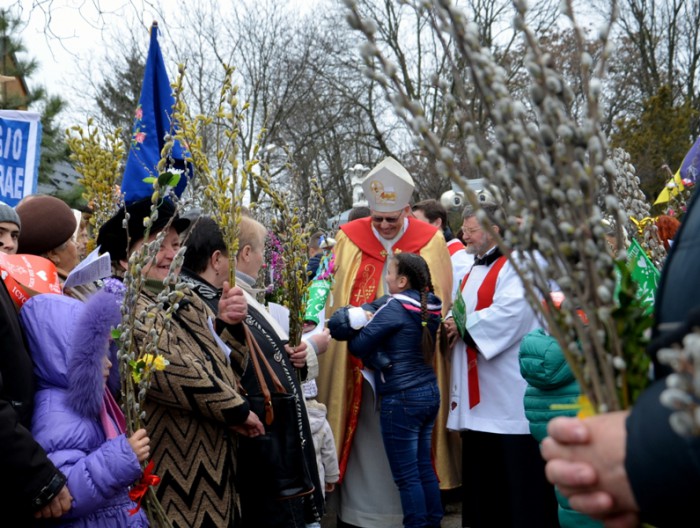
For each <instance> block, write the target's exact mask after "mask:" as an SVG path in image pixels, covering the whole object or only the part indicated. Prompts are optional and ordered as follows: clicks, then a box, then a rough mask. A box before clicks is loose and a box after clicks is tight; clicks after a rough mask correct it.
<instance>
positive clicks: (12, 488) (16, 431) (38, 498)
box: [0, 280, 65, 525]
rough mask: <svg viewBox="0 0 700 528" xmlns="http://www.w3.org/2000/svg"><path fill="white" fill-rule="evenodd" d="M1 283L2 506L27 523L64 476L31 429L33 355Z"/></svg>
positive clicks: (63, 479)
mask: <svg viewBox="0 0 700 528" xmlns="http://www.w3.org/2000/svg"><path fill="white" fill-rule="evenodd" d="M0 284H1V285H0V446H1V449H0V510H1V511H3V512H6V514H7V515H9V513H7V512H12V514H13V515H14V516H15V519H16V518H17V516H19V518H20V519H26V522H28V523H29V522H31V521H30V519H31V517H32V515H31V514H32V512H34V511H36V510H38V509H40V508H41V507H43V506H44V505H46V504H47V503H48V502H49V500H50V499H51V498H52V497H53V496H54V495H55V494H56V493H57V492H58V491H60V489H61V487H62V486H63V484H64V483H65V477H64V476H63V475H62V474H61V472H60V471H58V469H56V466H54V465H53V463H52V462H51V461H50V460H49V458H48V457H47V455H46V452H45V451H44V450H43V449H42V447H41V446H40V445H39V444H38V443H37V442H36V441H35V440H34V438H33V437H32V434H31V433H30V427H31V420H32V409H33V404H34V373H33V365H32V359H31V357H30V355H29V352H28V351H27V348H26V346H25V342H24V337H23V335H22V330H21V328H20V326H19V320H18V319H17V312H16V310H15V306H14V302H13V301H12V298H11V297H10V294H9V293H8V291H7V288H6V287H5V283H4V282H3V281H2V280H0ZM19 525H22V523H20V524H19Z"/></svg>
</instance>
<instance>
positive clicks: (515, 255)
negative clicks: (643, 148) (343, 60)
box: [346, 0, 648, 412]
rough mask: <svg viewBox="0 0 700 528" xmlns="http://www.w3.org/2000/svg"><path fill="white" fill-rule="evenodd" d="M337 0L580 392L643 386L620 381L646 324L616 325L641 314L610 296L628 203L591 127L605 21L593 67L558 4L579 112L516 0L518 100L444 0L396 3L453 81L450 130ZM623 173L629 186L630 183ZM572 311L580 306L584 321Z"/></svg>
mask: <svg viewBox="0 0 700 528" xmlns="http://www.w3.org/2000/svg"><path fill="white" fill-rule="evenodd" d="M346 5H347V6H348V10H349V15H348V19H349V21H350V24H351V26H352V27H353V28H355V29H356V30H358V31H360V32H361V33H363V35H364V36H365V38H366V43H365V44H364V46H363V47H362V57H363V60H364V62H365V65H366V67H367V71H368V75H369V76H371V78H372V79H374V80H376V81H377V83H378V85H379V86H381V87H382V89H383V90H384V91H385V94H386V96H387V99H388V100H389V101H390V102H391V103H392V104H393V106H394V108H395V110H396V113H397V115H398V116H399V117H400V118H401V119H403V120H404V121H405V122H406V124H407V125H408V126H409V127H410V129H411V130H412V131H413V133H414V135H415V136H416V138H417V139H418V142H419V145H420V147H421V148H422V149H425V150H426V151H428V152H429V153H430V154H431V155H433V156H434V157H435V159H436V160H437V168H438V170H439V171H440V172H441V173H442V174H443V175H447V176H448V177H449V178H450V179H451V180H452V181H454V182H456V183H457V184H458V185H460V186H461V187H462V189H463V190H464V192H465V198H466V199H467V200H468V202H469V203H470V204H471V205H472V206H473V207H474V208H475V209H476V210H477V213H478V214H477V218H478V219H479V221H480V223H481V224H482V225H483V227H484V229H486V230H488V231H489V232H490V233H491V235H492V236H493V237H494V239H495V240H496V242H497V244H498V245H499V247H500V248H501V250H502V251H503V253H504V254H505V255H507V256H508V258H509V260H510V262H511V264H512V265H513V266H514V268H515V269H516V271H517V272H518V274H519V275H520V277H521V279H522V281H523V285H524V288H525V292H526V295H527V298H528V301H529V303H530V305H531V307H532V308H533V310H535V312H536V313H538V314H539V315H540V317H541V319H542V320H543V322H544V324H545V325H546V327H547V329H548V331H549V332H550V333H551V334H552V335H553V336H554V337H555V338H556V339H557V341H558V343H559V344H560V346H561V348H562V350H563V352H564V354H565V356H566V359H567V361H568V363H569V365H570V366H571V369H572V371H573V372H574V374H575V376H576V379H577V381H578V382H579V385H580V386H581V389H582V391H583V397H584V398H585V400H586V401H588V402H590V404H591V407H592V409H593V410H594V412H605V411H612V410H617V409H621V408H626V407H628V406H629V405H630V404H631V403H632V402H631V399H630V395H631V394H636V393H638V392H639V390H640V389H641V387H630V386H629V384H630V382H633V383H637V384H641V385H645V384H646V383H647V381H648V377H647V376H646V371H645V372H636V371H635V372H632V370H633V369H639V368H641V369H643V368H644V366H643V365H639V364H638V363H636V362H635V363H633V362H631V361H630V354H637V353H639V346H640V343H643V342H644V339H645V336H644V330H643V329H641V328H638V327H634V328H633V327H630V326H625V325H624V323H625V321H624V319H625V318H628V317H629V316H630V313H635V314H639V313H640V312H639V310H640V309H641V308H640V307H639V306H636V303H637V301H636V300H635V299H636V298H635V296H634V295H632V296H631V297H625V302H626V303H627V304H626V305H625V306H623V307H622V309H621V305H620V300H619V296H617V297H616V295H615V292H616V289H617V284H616V276H617V273H618V270H619V269H620V267H621V266H624V263H625V259H626V250H625V248H626V245H625V241H624V232H623V225H624V224H626V223H627V221H628V216H629V212H628V211H627V210H625V209H624V207H625V203H623V201H621V198H620V196H619V195H618V194H617V191H618V190H619V189H616V187H615V181H616V180H615V178H616V177H617V175H618V174H619V172H620V162H621V160H620V159H616V158H615V157H613V156H611V154H610V149H609V147H608V144H607V138H606V136H605V134H604V132H603V131H602V127H601V126H600V123H601V117H600V105H601V101H600V99H601V79H602V77H603V74H604V70H605V64H606V59H607V57H608V55H609V53H610V48H609V46H608V35H609V30H610V26H609V25H608V26H606V27H605V28H603V29H602V30H601V31H600V40H601V42H600V44H601V49H602V50H603V53H602V55H601V57H600V58H599V60H598V63H597V64H596V65H595V67H594V64H593V60H592V58H591V56H590V55H588V53H587V52H586V51H585V48H584V45H583V40H584V39H583V34H582V30H581V29H580V28H579V26H578V25H577V23H576V19H575V16H574V12H573V8H572V3H571V2H570V1H569V0H565V1H564V2H562V6H563V7H562V8H563V10H564V13H565V14H566V15H567V16H568V17H569V18H570V19H571V22H572V25H573V27H574V35H575V40H576V42H577V46H578V50H577V54H578V58H579V59H580V64H581V72H580V74H581V75H580V77H581V82H582V84H581V86H582V87H583V94H582V95H583V98H584V106H585V115H583V116H582V117H581V118H580V119H579V118H577V117H576V116H575V115H574V113H573V111H572V102H573V100H574V93H575V92H574V91H573V90H572V89H571V88H570V87H569V86H568V84H567V83H566V81H565V79H564V78H563V76H562V75H561V73H560V72H558V71H556V70H555V69H554V67H553V65H552V64H553V61H552V60H551V57H550V56H549V54H548V52H547V51H546V50H544V49H543V48H542V47H541V46H540V45H539V43H538V41H537V38H536V36H535V35H534V34H533V33H532V31H531V30H530V29H529V27H528V26H527V24H526V22H525V16H526V7H525V3H524V2H521V1H516V2H514V6H515V9H516V17H515V28H516V30H517V31H518V32H519V33H520V34H521V35H522V37H523V41H524V43H525V47H526V49H527V56H526V68H527V71H528V73H529V76H530V85H529V95H530V100H529V101H527V102H523V101H522V97H519V96H514V95H513V94H511V93H510V91H509V89H508V83H507V79H506V75H505V72H504V70H503V69H502V68H501V67H500V66H499V65H498V64H497V62H496V60H495V59H494V57H493V56H492V55H491V53H490V52H489V51H488V50H487V49H485V48H484V47H483V46H482V43H481V41H480V39H479V34H478V28H476V27H475V25H474V24H470V23H468V22H467V18H466V16H465V15H464V14H463V13H462V12H461V11H460V10H459V9H458V8H457V7H456V6H455V5H454V3H453V2H450V1H448V0H433V1H431V2H406V3H404V4H403V5H404V6H408V7H411V8H413V9H414V10H415V11H416V13H418V14H419V15H420V16H422V17H423V19H424V20H425V21H426V23H428V24H430V25H431V27H432V28H433V31H434V35H435V37H436V41H437V42H438V43H440V44H441V45H442V49H443V52H444V54H445V57H446V60H447V61H448V63H449V64H450V66H451V68H452V81H453V82H452V83H451V85H450V86H449V90H444V91H443V93H442V96H443V99H444V101H445V104H446V106H447V110H448V114H449V115H451V116H453V119H452V121H451V122H450V123H448V124H447V125H446V126H447V127H449V128H451V129H453V131H454V133H448V132H447V131H445V130H435V129H434V124H432V123H429V122H428V121H427V120H426V118H425V115H424V112H423V110H422V107H421V105H420V103H419V102H418V101H415V100H413V99H411V97H410V96H409V95H408V93H407V91H406V89H405V87H404V85H403V83H402V80H401V78H400V69H399V68H397V66H396V65H395V64H393V63H392V62H391V61H390V60H389V59H388V58H387V55H386V54H385V53H384V52H383V50H382V49H381V45H380V43H378V42H377V40H376V38H375V28H374V26H373V24H372V23H371V22H370V21H368V20H365V19H363V18H362V16H361V14H360V11H359V9H358V7H357V5H356V4H355V2H354V1H353V0H346ZM613 12H614V10H613ZM610 23H612V21H610ZM470 93H476V94H477V96H478V98H479V100H480V102H481V103H482V107H483V109H484V111H485V112H486V119H487V122H486V125H487V126H485V127H484V128H483V129H479V128H478V127H477V126H476V124H475V122H474V118H471V117H470V116H473V111H472V106H471V105H472V102H471V99H470V98H469V97H468V94H470ZM445 137H450V138H460V139H455V141H461V144H460V145H459V146H460V148H461V149H462V150H463V151H464V152H466V153H467V160H466V161H467V162H468V163H469V165H470V166H471V167H472V168H473V169H474V171H475V172H476V173H478V174H479V175H480V176H482V178H483V179H484V180H485V181H486V182H487V183H488V184H489V187H490V188H492V189H496V190H498V191H500V193H501V194H502V195H503V200H502V207H503V211H504V215H503V217H500V218H495V219H489V218H487V217H486V215H485V214H484V212H483V210H481V207H480V202H479V200H478V199H477V197H476V196H475V194H474V192H473V191H472V190H471V189H470V188H469V182H468V181H466V180H465V179H464V178H463V177H462V175H461V174H460V172H459V171H458V167H457V164H456V163H455V155H454V153H453V150H452V149H451V148H449V147H448V146H447V145H446V144H445V143H444V142H443V141H442V139H441V138H445ZM629 183H630V185H632V186H635V182H634V181H632V182H629ZM636 186H637V187H638V183H637V184H636ZM609 219H612V223H613V226H614V228H615V238H616V247H617V248H619V249H618V252H617V254H616V255H613V254H611V253H610V252H609V251H608V244H607V241H606V236H605V235H606V231H607V229H606V227H605V223H604V221H605V220H609ZM493 221H498V222H499V223H500V224H502V225H504V226H505V230H504V232H503V233H502V234H499V233H497V232H496V231H495V230H493V229H492V222H493ZM552 282H555V283H556V284H557V285H558V286H559V287H560V288H561V290H562V292H563V294H564V296H565V300H564V302H563V303H562V305H561V307H560V308H559V309H555V306H554V304H553V302H552V299H551V297H550V295H549V291H550V285H551V283H552ZM626 286H629V287H630V288H633V287H634V285H630V284H627V285H626ZM579 311H582V312H584V313H585V315H586V319H585V322H584V320H583V319H582V318H580V317H579V316H578V312H579ZM621 323H623V325H622V326H620V324H621ZM628 332H631V335H630V334H629V333H628ZM628 342H631V343H634V344H635V346H634V347H633V348H634V350H635V352H633V351H632V350H631V349H626V343H628Z"/></svg>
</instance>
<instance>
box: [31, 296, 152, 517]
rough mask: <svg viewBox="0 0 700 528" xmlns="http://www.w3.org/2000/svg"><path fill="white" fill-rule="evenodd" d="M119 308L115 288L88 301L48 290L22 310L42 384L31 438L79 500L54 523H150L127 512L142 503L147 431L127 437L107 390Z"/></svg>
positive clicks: (33, 298)
mask: <svg viewBox="0 0 700 528" xmlns="http://www.w3.org/2000/svg"><path fill="white" fill-rule="evenodd" d="M121 288H122V289H123V286H121ZM120 304H121V292H119V291H118V290H117V287H114V286H111V285H110V286H108V287H105V289H103V290H101V291H99V292H97V293H95V294H93V295H92V296H91V297H90V298H89V299H88V301H87V302H86V303H83V302H81V301H78V300H76V299H73V298H70V297H68V296H65V295H56V294H50V293H48V294H42V295H37V296H35V297H32V298H31V299H29V300H28V301H27V302H26V303H25V304H24V306H23V307H22V309H21V310H20V323H21V325H22V326H23V328H24V331H25V333H26V336H27V342H28V346H29V349H30V351H31V354H32V357H33V359H34V363H35V367H34V373H35V375H36V379H37V392H36V395H35V398H34V402H35V404H34V415H33V418H32V433H33V435H34V438H36V440H37V441H38V442H39V444H41V446H42V447H43V448H44V449H45V450H46V452H47V453H48V455H49V458H50V459H51V460H52V461H53V463H54V464H55V465H56V467H58V468H59V469H60V470H61V471H62V472H63V473H64V474H65V475H66V477H67V478H68V486H69V489H70V490H71V494H72V496H73V503H72V507H71V509H70V510H69V512H68V513H67V514H66V515H64V516H63V517H61V519H59V520H57V521H55V524H52V525H51V526H71V527H81V526H85V527H88V526H89V527H91V528H94V527H98V528H105V527H108V528H117V527H136V528H140V527H147V526H148V521H147V519H146V516H145V515H144V512H143V511H138V512H136V513H135V514H133V515H131V514H130V513H129V510H131V509H133V508H135V506H136V505H135V504H134V502H132V501H131V499H130V498H129V486H130V485H131V484H133V483H134V482H135V481H137V480H138V479H139V478H140V477H141V464H140V462H143V461H144V460H146V459H147V458H148V454H149V439H148V436H147V435H146V431H145V430H144V429H139V430H138V431H136V432H135V433H134V434H133V435H132V436H131V437H130V438H127V437H126V435H125V434H124V415H123V414H122V413H121V409H119V406H118V405H117V404H116V402H115V401H114V399H113V398H112V396H111V393H110V392H109V391H108V390H106V380H107V377H108V376H109V370H110V367H111V362H110V361H109V359H108V350H109V339H110V335H111V330H112V328H114V327H116V326H117V325H118V324H119V322H120V320H121V315H120V309H119V306H120Z"/></svg>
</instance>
